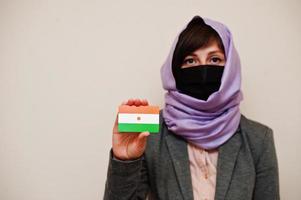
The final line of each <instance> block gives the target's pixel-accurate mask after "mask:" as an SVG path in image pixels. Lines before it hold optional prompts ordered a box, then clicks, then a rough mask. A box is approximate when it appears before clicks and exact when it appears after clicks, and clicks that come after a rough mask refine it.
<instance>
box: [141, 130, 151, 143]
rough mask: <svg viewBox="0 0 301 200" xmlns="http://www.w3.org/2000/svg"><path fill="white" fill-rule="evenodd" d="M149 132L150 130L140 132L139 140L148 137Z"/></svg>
mask: <svg viewBox="0 0 301 200" xmlns="http://www.w3.org/2000/svg"><path fill="white" fill-rule="evenodd" d="M149 134H150V133H149V132H148V131H146V132H141V133H139V135H138V140H140V141H141V140H144V139H145V138H147V136H149Z"/></svg>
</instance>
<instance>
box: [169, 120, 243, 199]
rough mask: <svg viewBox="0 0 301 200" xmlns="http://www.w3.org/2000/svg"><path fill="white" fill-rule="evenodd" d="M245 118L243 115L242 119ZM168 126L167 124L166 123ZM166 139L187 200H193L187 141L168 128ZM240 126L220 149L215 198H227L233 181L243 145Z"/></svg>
mask: <svg viewBox="0 0 301 200" xmlns="http://www.w3.org/2000/svg"><path fill="white" fill-rule="evenodd" d="M242 119H243V116H242V118H241V120H242ZM165 126H166V125H165ZM165 128H166V131H167V134H166V136H165V141H166V143H167V147H168V151H169V154H170V156H171V159H172V162H173V166H174V169H175V171H176V176H177V180H178V182H179V185H180V189H181V192H182V195H183V198H184V199H185V200H193V191H192V180H191V174H190V165H189V155H188V150H187V142H186V140H183V139H181V138H179V136H177V135H175V134H173V133H170V132H169V131H168V130H167V127H165ZM240 131H241V128H240V126H239V127H238V129H237V130H236V132H235V134H234V135H233V136H232V137H231V138H230V139H229V140H228V141H227V142H226V143H224V144H223V145H222V146H220V147H219V150H218V152H219V153H218V160H217V175H216V190H215V200H222V199H225V196H226V192H227V190H228V187H229V184H230V182H231V177H232V172H233V168H234V166H235V162H236V159H237V155H238V152H239V149H240V146H241V138H240V134H239V133H240Z"/></svg>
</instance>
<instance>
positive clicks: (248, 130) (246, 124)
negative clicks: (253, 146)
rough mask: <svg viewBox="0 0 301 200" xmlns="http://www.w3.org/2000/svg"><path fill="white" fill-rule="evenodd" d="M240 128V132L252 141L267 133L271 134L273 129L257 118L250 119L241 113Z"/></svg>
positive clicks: (264, 136) (262, 138)
mask: <svg viewBox="0 0 301 200" xmlns="http://www.w3.org/2000/svg"><path fill="white" fill-rule="evenodd" d="M240 128H241V131H242V133H243V134H245V135H246V136H247V137H249V139H251V140H252V141H254V142H256V141H262V140H264V139H265V138H266V137H267V136H268V135H271V134H273V130H272V128H271V127H269V126H268V125H266V124H263V123H261V122H259V121H257V120H254V119H250V118H248V117H246V116H245V115H244V114H241V119H240Z"/></svg>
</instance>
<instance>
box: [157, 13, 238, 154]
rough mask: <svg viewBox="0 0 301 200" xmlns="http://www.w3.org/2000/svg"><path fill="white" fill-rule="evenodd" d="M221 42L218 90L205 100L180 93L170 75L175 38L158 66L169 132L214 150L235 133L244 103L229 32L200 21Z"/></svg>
mask: <svg viewBox="0 0 301 200" xmlns="http://www.w3.org/2000/svg"><path fill="white" fill-rule="evenodd" d="M202 19H203V20H204V22H205V23H206V24H207V25H209V26H211V27H212V28H213V29H214V30H215V31H216V32H217V33H218V34H219V36H220V38H221V39H222V42H223V45H224V48H225V57H226V63H225V66H224V72H223V75H222V79H221V85H220V88H219V90H218V91H216V92H214V93H212V94H211V95H210V96H209V97H208V99H207V101H204V100H200V99H197V98H194V97H192V96H189V95H186V94H183V93H180V92H179V91H178V89H177V88H176V83H175V79H174V77H173V73H172V56H173V52H174V50H175V47H176V44H177V41H178V37H179V35H180V33H181V32H182V31H183V30H184V29H185V28H186V26H187V25H186V26H185V27H184V28H182V30H181V31H180V32H179V33H178V35H177V36H176V38H175V40H174V42H173V44H172V47H171V50H170V52H169V55H168V57H167V59H166V61H165V62H164V64H163V65H162V67H161V70H160V72H161V80H162V84H163V88H164V89H165V90H166V91H167V92H166V93H165V107H164V108H163V118H164V121H165V123H166V125H167V128H168V130H170V131H171V132H172V133H174V134H176V135H179V136H181V137H182V138H184V139H185V140H186V141H188V142H190V143H193V144H195V145H196V146H198V147H200V148H203V149H207V150H209V149H215V148H217V147H219V146H221V145H222V144H223V143H225V142H226V141H227V140H228V139H230V138H231V136H232V135H233V134H234V133H235V131H236V129H237V128H238V126H239V122H240V117H241V114H240V110H239V104H240V101H242V100H243V93H242V91H241V89H240V87H241V66H240V59H239V55H238V53H237V51H236V49H235V47H234V43H233V38H232V34H231V32H230V30H229V29H228V28H227V27H226V26H225V25H224V24H222V23H220V22H217V21H214V20H211V19H208V18H202Z"/></svg>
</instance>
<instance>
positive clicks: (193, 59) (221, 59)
mask: <svg viewBox="0 0 301 200" xmlns="http://www.w3.org/2000/svg"><path fill="white" fill-rule="evenodd" d="M212 59H218V61H219V62H221V61H222V59H220V58H219V57H212V58H211V60H212ZM189 60H194V59H193V58H187V59H186V60H184V62H183V64H186V62H187V61H189Z"/></svg>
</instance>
